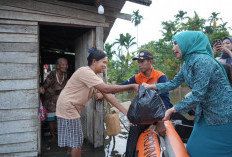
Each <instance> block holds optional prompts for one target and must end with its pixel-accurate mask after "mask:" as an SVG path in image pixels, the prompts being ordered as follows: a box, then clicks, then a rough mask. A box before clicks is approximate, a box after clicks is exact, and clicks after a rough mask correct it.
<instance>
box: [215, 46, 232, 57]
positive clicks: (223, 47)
mask: <svg viewBox="0 0 232 157" xmlns="http://www.w3.org/2000/svg"><path fill="white" fill-rule="evenodd" d="M218 48H219V50H220V51H221V52H225V53H227V54H228V55H230V56H232V52H231V50H229V49H228V48H227V47H226V46H224V45H219V47H218Z"/></svg>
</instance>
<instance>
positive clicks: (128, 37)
mask: <svg viewBox="0 0 232 157" xmlns="http://www.w3.org/2000/svg"><path fill="white" fill-rule="evenodd" d="M134 39H135V37H132V36H131V35H130V34H129V33H126V36H125V37H124V46H125V48H126V51H127V54H126V60H127V61H128V60H129V59H130V54H129V49H130V47H131V46H133V45H135V44H136V42H134V41H133V40H134Z"/></svg>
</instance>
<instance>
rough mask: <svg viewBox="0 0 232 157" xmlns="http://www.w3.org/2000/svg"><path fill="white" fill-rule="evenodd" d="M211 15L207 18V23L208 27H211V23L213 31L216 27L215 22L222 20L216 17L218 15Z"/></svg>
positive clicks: (213, 13)
mask: <svg viewBox="0 0 232 157" xmlns="http://www.w3.org/2000/svg"><path fill="white" fill-rule="evenodd" d="M211 14H212V15H211V16H210V17H209V19H208V21H209V24H210V26H212V23H213V28H214V29H215V28H216V27H217V21H218V20H222V18H218V17H217V16H218V15H219V14H220V13H216V12H212V13H211Z"/></svg>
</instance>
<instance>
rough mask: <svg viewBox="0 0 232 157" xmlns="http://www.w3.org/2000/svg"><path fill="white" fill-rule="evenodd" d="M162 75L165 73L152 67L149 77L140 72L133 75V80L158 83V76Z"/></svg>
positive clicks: (140, 82) (138, 82) (139, 82)
mask: <svg viewBox="0 0 232 157" xmlns="http://www.w3.org/2000/svg"><path fill="white" fill-rule="evenodd" d="M163 75H165V74H164V73H162V72H160V71H158V70H155V69H154V68H152V72H151V75H150V77H149V78H147V77H146V76H145V74H144V73H143V72H141V73H139V74H137V75H135V81H136V83H137V84H142V83H147V84H155V83H158V80H159V78H160V77H161V76H163Z"/></svg>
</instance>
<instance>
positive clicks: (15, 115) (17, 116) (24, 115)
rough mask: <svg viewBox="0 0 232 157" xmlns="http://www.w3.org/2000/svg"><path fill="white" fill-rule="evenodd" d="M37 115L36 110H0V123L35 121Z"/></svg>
mask: <svg viewBox="0 0 232 157" xmlns="http://www.w3.org/2000/svg"><path fill="white" fill-rule="evenodd" d="M37 105H38V104H37ZM31 106H32V105H31ZM33 106H35V105H33ZM38 115H39V113H38V108H30V109H14V110H13V109H8V110H0V122H3V121H10V120H23V119H36V118H37V117H38ZM0 143H1V140H0Z"/></svg>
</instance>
